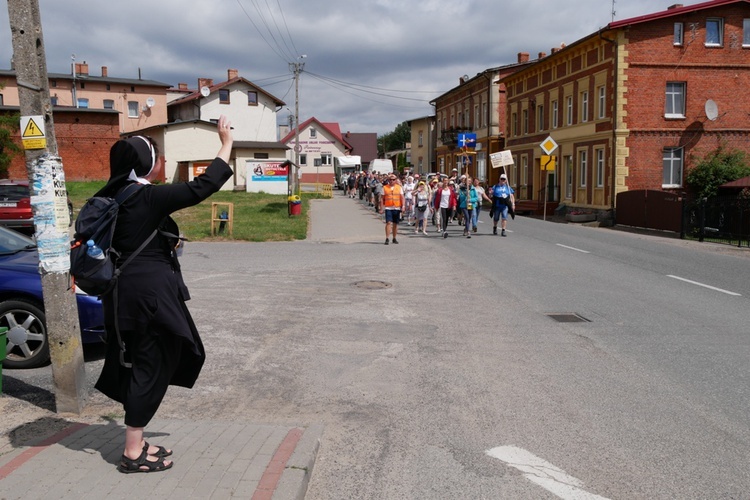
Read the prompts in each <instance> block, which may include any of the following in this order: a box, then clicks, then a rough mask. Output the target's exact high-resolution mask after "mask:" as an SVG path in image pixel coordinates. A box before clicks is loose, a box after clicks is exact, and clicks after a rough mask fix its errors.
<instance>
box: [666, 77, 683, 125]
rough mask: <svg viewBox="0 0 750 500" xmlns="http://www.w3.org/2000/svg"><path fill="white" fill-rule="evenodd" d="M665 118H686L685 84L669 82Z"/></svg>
mask: <svg viewBox="0 0 750 500" xmlns="http://www.w3.org/2000/svg"><path fill="white" fill-rule="evenodd" d="M664 117H665V118H685V82H667V104H666V108H665V109H664Z"/></svg>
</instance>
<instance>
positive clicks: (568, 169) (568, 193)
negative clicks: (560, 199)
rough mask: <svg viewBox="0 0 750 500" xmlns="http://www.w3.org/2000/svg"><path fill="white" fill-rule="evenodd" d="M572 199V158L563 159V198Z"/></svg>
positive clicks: (568, 156)
mask: <svg viewBox="0 0 750 500" xmlns="http://www.w3.org/2000/svg"><path fill="white" fill-rule="evenodd" d="M572 197H573V157H572V156H570V155H567V156H566V157H565V198H567V199H571V198H572Z"/></svg>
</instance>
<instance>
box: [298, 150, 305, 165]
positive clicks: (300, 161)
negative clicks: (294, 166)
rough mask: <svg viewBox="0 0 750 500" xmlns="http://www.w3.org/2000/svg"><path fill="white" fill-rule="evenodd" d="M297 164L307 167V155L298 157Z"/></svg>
mask: <svg viewBox="0 0 750 500" xmlns="http://www.w3.org/2000/svg"><path fill="white" fill-rule="evenodd" d="M299 164H300V165H307V155H306V154H304V153H303V154H301V155H299Z"/></svg>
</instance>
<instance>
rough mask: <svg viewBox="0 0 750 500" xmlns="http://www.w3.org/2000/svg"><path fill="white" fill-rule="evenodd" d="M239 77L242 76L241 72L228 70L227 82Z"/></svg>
mask: <svg viewBox="0 0 750 500" xmlns="http://www.w3.org/2000/svg"><path fill="white" fill-rule="evenodd" d="M238 76H240V72H239V70H236V69H228V70H227V80H232V79H234V78H237V77H238Z"/></svg>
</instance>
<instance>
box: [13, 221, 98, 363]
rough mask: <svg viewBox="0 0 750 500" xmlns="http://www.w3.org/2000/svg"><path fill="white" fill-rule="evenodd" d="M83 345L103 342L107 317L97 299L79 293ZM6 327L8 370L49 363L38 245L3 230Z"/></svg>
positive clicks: (15, 233) (22, 236)
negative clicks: (105, 317) (105, 318)
mask: <svg viewBox="0 0 750 500" xmlns="http://www.w3.org/2000/svg"><path fill="white" fill-rule="evenodd" d="M76 301H77V303H78V321H79V324H80V328H81V340H82V341H83V342H84V343H93V342H102V340H103V338H104V313H103V311H102V303H101V301H100V300H99V299H98V298H96V297H91V296H89V295H86V294H85V293H83V292H81V291H77V292H76ZM3 326H4V327H7V328H8V332H7V334H6V336H7V357H6V359H5V361H3V367H5V368H33V367H36V366H40V365H43V364H45V363H47V362H48V361H49V344H48V340H47V325H46V319H45V316H44V300H43V299H42V279H41V276H40V275H39V254H38V253H37V248H36V243H35V242H34V240H32V239H31V238H28V237H26V236H24V235H22V234H20V233H17V232H16V231H13V230H10V229H7V228H4V227H0V327H3Z"/></svg>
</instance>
